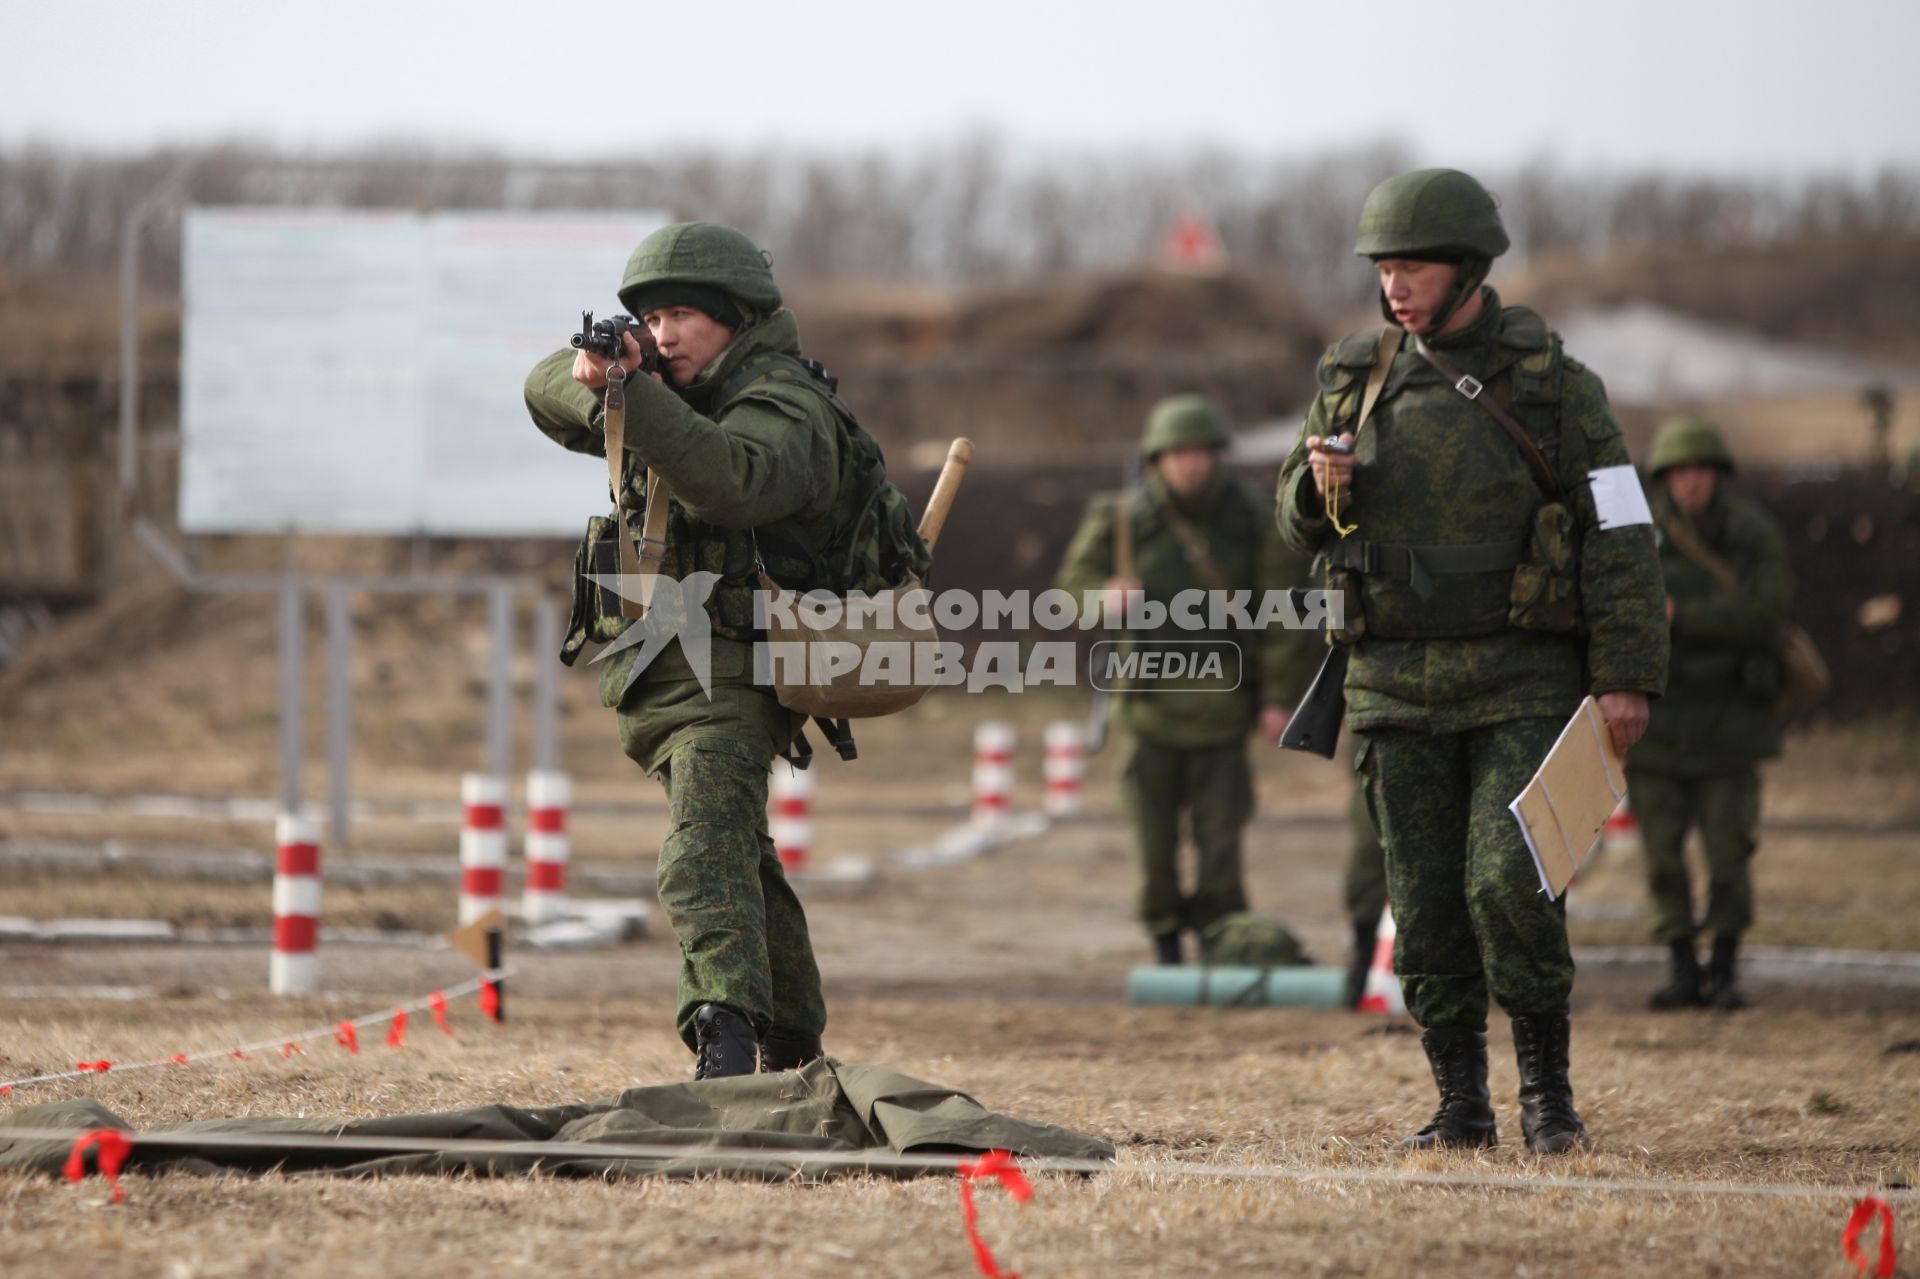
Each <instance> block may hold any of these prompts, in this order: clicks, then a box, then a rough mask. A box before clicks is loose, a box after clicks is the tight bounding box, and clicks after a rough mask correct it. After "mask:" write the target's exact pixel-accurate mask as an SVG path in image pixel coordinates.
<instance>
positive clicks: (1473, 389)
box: [1413, 338, 1563, 499]
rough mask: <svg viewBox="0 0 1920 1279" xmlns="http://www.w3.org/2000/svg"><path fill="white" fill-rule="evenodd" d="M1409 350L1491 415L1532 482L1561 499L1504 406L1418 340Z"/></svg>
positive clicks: (1529, 441) (1534, 448) (1530, 443)
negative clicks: (1510, 440) (1509, 438)
mask: <svg viewBox="0 0 1920 1279" xmlns="http://www.w3.org/2000/svg"><path fill="white" fill-rule="evenodd" d="M1413 349H1414V351H1415V352H1417V353H1418V354H1419V356H1420V358H1421V359H1423V360H1425V361H1426V362H1427V363H1428V364H1430V365H1432V366H1433V369H1434V371H1435V372H1437V373H1438V374H1439V375H1440V376H1441V377H1443V378H1445V379H1447V381H1449V382H1451V383H1452V384H1453V389H1454V390H1456V391H1458V392H1460V394H1461V395H1463V396H1465V397H1466V398H1467V399H1469V400H1472V401H1473V402H1474V403H1475V404H1478V405H1479V406H1480V407H1481V408H1483V409H1485V410H1486V411H1487V412H1488V413H1490V414H1492V415H1493V420H1494V421H1496V422H1498V423H1499V424H1500V425H1501V426H1503V427H1505V428H1506V431H1507V434H1508V435H1511V436H1512V437H1513V442H1514V444H1515V445H1516V446H1517V447H1518V448H1519V450H1520V455H1521V456H1522V457H1524V458H1526V459H1527V465H1528V466H1530V467H1532V468H1533V478H1534V479H1535V480H1537V481H1538V482H1539V484H1540V487H1541V488H1542V489H1543V490H1545V492H1546V494H1547V496H1548V497H1551V498H1555V499H1559V498H1560V497H1562V496H1563V495H1562V493H1561V490H1560V481H1559V479H1558V478H1557V477H1556V476H1555V475H1554V473H1553V468H1552V467H1551V466H1548V465H1547V459H1546V458H1545V457H1543V456H1542V455H1541V453H1540V449H1539V447H1538V446H1537V445H1535V444H1534V442H1533V437H1532V436H1530V435H1528V434H1527V428H1526V427H1524V426H1521V425H1520V423H1519V422H1517V421H1515V420H1514V416H1513V414H1511V413H1509V412H1507V410H1506V408H1505V406H1504V405H1502V404H1501V403H1500V401H1499V400H1497V399H1495V398H1494V396H1493V395H1492V393H1491V392H1489V391H1487V388H1486V384H1485V383H1484V382H1482V381H1480V379H1479V378H1476V377H1473V376H1471V375H1469V374H1465V373H1462V372H1461V371H1460V370H1459V369H1456V368H1455V367H1453V365H1451V364H1449V363H1447V361H1446V359H1445V358H1444V357H1442V356H1440V355H1436V354H1435V353H1434V351H1433V349H1432V348H1431V347H1429V346H1428V345H1427V344H1426V343H1425V342H1423V341H1421V340H1420V339H1419V338H1415V339H1414V341H1413Z"/></svg>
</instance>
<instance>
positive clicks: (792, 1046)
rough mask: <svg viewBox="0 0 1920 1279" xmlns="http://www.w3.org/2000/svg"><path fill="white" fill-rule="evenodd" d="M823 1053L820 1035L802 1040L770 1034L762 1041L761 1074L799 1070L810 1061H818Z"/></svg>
mask: <svg viewBox="0 0 1920 1279" xmlns="http://www.w3.org/2000/svg"><path fill="white" fill-rule="evenodd" d="M823 1051H824V1050H823V1049H822V1048H821V1046H820V1036H818V1035H808V1036H807V1037H806V1038H804V1039H802V1038H798V1037H790V1036H787V1035H773V1034H769V1035H768V1036H767V1037H766V1038H765V1039H763V1040H761V1041H760V1073H761V1074H763V1075H772V1074H778V1073H779V1072H780V1071H783V1070H798V1069H800V1067H802V1066H804V1065H806V1064H807V1063H808V1062H810V1061H818V1060H819V1059H820V1056H821V1054H822V1052H823Z"/></svg>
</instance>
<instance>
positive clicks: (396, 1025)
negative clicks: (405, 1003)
mask: <svg viewBox="0 0 1920 1279" xmlns="http://www.w3.org/2000/svg"><path fill="white" fill-rule="evenodd" d="M406 1045H407V1010H406V1009H404V1008H396V1009H394V1010H393V1024H392V1025H391V1026H388V1027H387V1047H389V1048H404V1047H406Z"/></svg>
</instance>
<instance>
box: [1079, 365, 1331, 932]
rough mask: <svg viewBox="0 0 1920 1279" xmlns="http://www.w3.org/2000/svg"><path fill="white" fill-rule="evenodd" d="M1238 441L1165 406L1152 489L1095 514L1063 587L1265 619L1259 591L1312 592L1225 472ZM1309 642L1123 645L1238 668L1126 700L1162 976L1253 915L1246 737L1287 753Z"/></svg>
mask: <svg viewBox="0 0 1920 1279" xmlns="http://www.w3.org/2000/svg"><path fill="white" fill-rule="evenodd" d="M1231 442H1232V435H1231V432H1230V431H1229V429H1228V427H1227V423H1226V419H1225V418H1224V417H1222V416H1221V415H1220V412H1219V410H1217V409H1215V408H1214V407H1213V406H1212V405H1211V404H1209V403H1208V402H1207V401H1206V400H1204V399H1202V398H1201V397H1199V396H1197V395H1180V396H1175V397H1173V398H1172V399H1168V400H1164V401H1162V402H1161V403H1160V404H1159V405H1157V406H1156V407H1155V408H1154V410H1153V412H1152V414H1151V415H1150V416H1149V417H1148V419H1147V427H1146V432H1145V434H1144V435H1143V436H1142V438H1141V441H1140V451H1141V454H1142V455H1143V457H1144V458H1145V460H1146V462H1147V472H1146V475H1145V477H1144V478H1143V479H1142V480H1141V481H1140V482H1139V483H1138V484H1135V485H1134V486H1133V487H1131V488H1129V489H1127V490H1125V491H1123V492H1120V493H1112V494H1106V495H1103V496H1101V497H1099V498H1096V499H1095V500H1094V502H1093V504H1092V505H1091V507H1090V508H1089V510H1088V512H1087V517H1086V520H1085V521H1084V522H1083V523H1082V524H1081V526H1080V530H1079V532H1078V533H1076V534H1075V535H1074V539H1073V542H1072V544H1071V545H1070V546H1069V547H1068V548H1067V554H1066V559H1065V561H1064V562H1063V563H1062V565H1061V568H1060V580H1059V585H1060V587H1061V588H1062V589H1063V590H1066V591H1068V592H1071V593H1072V594H1073V595H1074V596H1075V597H1076V598H1079V599H1081V600H1085V599H1087V598H1088V597H1089V596H1098V595H1101V594H1103V593H1104V595H1105V597H1106V599H1107V600H1108V602H1109V604H1118V602H1119V601H1122V600H1124V599H1125V598H1126V597H1128V596H1129V595H1135V596H1140V597H1141V598H1144V599H1145V600H1147V601H1152V602H1154V603H1156V604H1160V605H1165V604H1168V603H1170V602H1171V601H1172V600H1173V599H1174V597H1175V596H1177V595H1179V594H1180V593H1181V592H1183V591H1196V592H1228V593H1230V592H1234V591H1242V592H1250V593H1251V598H1252V601H1253V602H1252V604H1251V605H1250V608H1251V609H1254V610H1257V609H1258V607H1259V602H1260V599H1261V596H1262V594H1263V593H1264V592H1267V591H1275V592H1278V591H1284V590H1285V589H1286V588H1288V587H1290V586H1294V585H1297V584H1299V583H1300V582H1301V581H1303V580H1304V579H1305V577H1306V572H1305V567H1306V566H1305V561H1304V559H1303V558H1301V557H1297V556H1295V555H1294V554H1293V553H1292V552H1290V551H1288V550H1287V549H1286V548H1285V547H1284V546H1283V545H1282V544H1281V543H1280V539H1279V538H1278V537H1277V536H1276V535H1275V533H1274V530H1273V525H1272V520H1271V518H1270V514H1269V511H1270V508H1269V506H1268V504H1267V502H1266V500H1265V499H1264V498H1263V497H1262V496H1261V495H1260V494H1259V493H1257V492H1255V491H1254V490H1253V489H1251V488H1250V487H1249V486H1247V485H1246V484H1245V483H1243V482H1242V481H1240V480H1238V479H1236V478H1234V477H1233V476H1231V475H1229V474H1228V473H1227V472H1226V471H1225V469H1224V468H1223V467H1222V465H1221V461H1220V455H1221V452H1222V451H1223V450H1224V449H1225V448H1226V447H1227V445H1228V444H1229V443H1231ZM1140 593H1144V595H1143V596H1142V595H1140ZM1205 611H1206V610H1205V609H1204V608H1203V609H1202V610H1201V612H1202V613H1203V614H1204V613H1205ZM1209 620H1211V619H1209ZM1307 635H1308V632H1306V631H1302V630H1297V629H1288V628H1285V627H1282V626H1272V627H1269V628H1267V629H1266V630H1265V631H1264V632H1260V633H1252V632H1247V631H1236V630H1228V631H1221V632H1215V631H1194V630H1186V629H1182V628H1181V627H1180V626H1179V625H1178V624H1177V623H1176V622H1175V620H1174V619H1173V618H1172V616H1171V615H1170V616H1169V618H1168V620H1167V622H1166V624H1164V625H1162V626H1160V627H1159V628H1157V629H1155V630H1151V631H1148V630H1133V631H1128V632H1127V633H1126V642H1127V644H1128V645H1129V646H1130V647H1131V648H1132V649H1133V650H1134V651H1137V652H1141V653H1145V652H1150V651H1159V652H1174V651H1184V652H1188V653H1198V652H1206V651H1210V650H1216V649H1217V650H1219V651H1222V652H1223V653H1227V654H1228V655H1229V659H1230V660H1228V662H1227V663H1226V664H1225V667H1224V668H1223V671H1222V677H1221V678H1217V679H1206V678H1188V679H1182V680H1173V681H1169V680H1153V681H1146V680H1141V681H1138V682H1137V683H1136V684H1135V685H1134V686H1133V687H1130V688H1127V689H1125V690H1122V691H1121V692H1120V693H1119V694H1118V696H1117V698H1116V710H1115V711H1114V720H1115V725H1116V727H1117V729H1118V730H1119V732H1118V739H1117V742H1116V744H1117V745H1118V746H1119V748H1120V762H1119V780H1120V797H1121V804H1122V806H1123V807H1124V809H1125V810H1126V814H1127V819H1128V821H1129V822H1130V823H1131V825H1132V827H1133V838H1134V846H1135V851H1136V853H1137V854H1138V858H1139V871H1140V879H1139V893H1138V898H1137V910H1138V914H1139V918H1140V922H1141V923H1142V924H1143V925H1145V927H1146V930H1147V932H1148V934H1149V935H1151V937H1152V938H1153V945H1154V953H1155V955H1156V957H1157V958H1158V959H1159V961H1160V962H1161V963H1167V964H1177V963H1179V962H1180V961H1181V958H1182V954H1181V941H1180V935H1181V932H1182V931H1183V930H1186V931H1191V932H1193V933H1194V934H1196V936H1202V937H1204V935H1205V934H1206V931H1207V929H1208V928H1209V926H1211V925H1213V924H1216V923H1218V922H1219V921H1221V920H1224V919H1225V918H1226V917H1228V916H1230V915H1235V914H1238V913H1240V912H1243V911H1245V910H1246V906H1247V894H1246V888H1245V885H1244V883H1243V882H1242V877H1241V834H1242V831H1243V830H1244V829H1245V827H1246V824H1247V820H1248V819H1249V818H1250V817H1251V816H1252V815H1253V775H1252V772H1251V769H1250V767H1249V764H1248V759H1247V734H1248V733H1249V732H1250V731H1255V730H1257V731H1258V732H1259V734H1260V736H1261V737H1262V738H1264V739H1265V740H1267V741H1269V742H1273V741H1277V740H1278V739H1279V737H1280V733H1281V731H1282V730H1283V729H1284V728H1285V727H1286V723H1287V713H1288V712H1287V708H1288V707H1290V706H1291V705H1292V704H1293V702H1294V701H1295V700H1296V699H1297V698H1298V697H1299V695H1300V693H1301V691H1302V690H1303V688H1304V686H1305V684H1306V681H1307V679H1308V677H1309V676H1310V675H1311V673H1312V672H1311V670H1310V669H1309V668H1308V667H1307V664H1306V637H1307ZM1104 660H1105V659H1104V658H1102V657H1096V662H1100V661H1104ZM1099 674H1100V672H1099V670H1098V669H1096V675H1099ZM1183 815H1184V817H1185V820H1186V822H1187V824H1188V826H1189V828H1190V829H1191V831H1192V835H1193V842H1194V844H1195V846H1196V848H1197V851H1198V854H1199V856H1198V862H1199V865H1198V873H1197V875H1196V877H1195V879H1194V887H1193V890H1192V891H1191V892H1185V891H1183V890H1182V888H1181V885H1180V866H1179V852H1180V827H1181V820H1182V817H1183Z"/></svg>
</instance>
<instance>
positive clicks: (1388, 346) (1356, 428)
mask: <svg viewBox="0 0 1920 1279" xmlns="http://www.w3.org/2000/svg"><path fill="white" fill-rule="evenodd" d="M1406 336H1407V331H1406V330H1405V329H1403V328H1400V327H1398V326H1397V325H1392V324H1389V325H1388V326H1387V327H1386V330H1385V331H1384V332H1382V333H1381V334H1380V345H1379V346H1377V347H1375V348H1374V351H1373V371H1372V372H1370V373H1368V374H1367V389H1366V392H1365V393H1364V394H1362V395H1361V397H1360V416H1359V417H1357V418H1355V419H1354V423H1353V437H1354V439H1355V440H1358V439H1359V438H1360V428H1361V427H1363V426H1365V425H1366V424H1367V419H1368V418H1369V417H1372V416H1373V406H1374V405H1376V404H1378V403H1379V402H1380V392H1381V390H1382V389H1383V388H1384V387H1385V386H1386V385H1387V374H1388V373H1390V372H1392V371H1393V357H1394V356H1396V355H1398V354H1400V343H1401V342H1402V341H1404V340H1405V338H1406Z"/></svg>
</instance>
